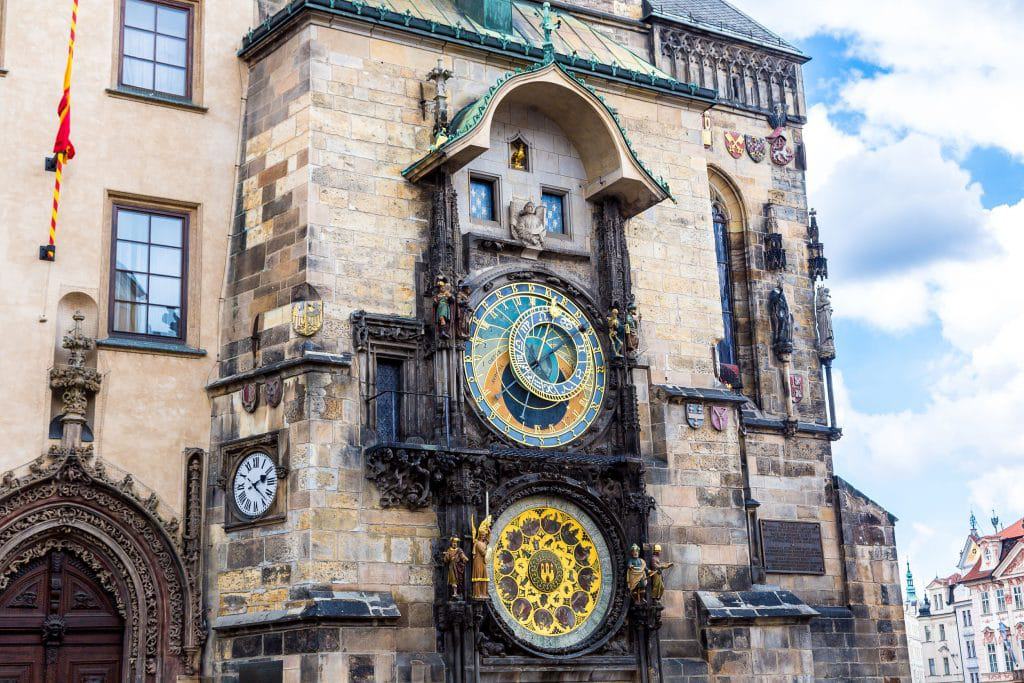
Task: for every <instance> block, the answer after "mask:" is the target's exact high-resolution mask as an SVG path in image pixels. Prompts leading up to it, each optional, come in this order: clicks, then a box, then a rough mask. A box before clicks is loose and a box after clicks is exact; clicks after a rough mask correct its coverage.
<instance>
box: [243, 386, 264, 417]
mask: <svg viewBox="0 0 1024 683" xmlns="http://www.w3.org/2000/svg"><path fill="white" fill-rule="evenodd" d="M259 402H260V391H259V387H258V386H256V383H255V382H251V383H249V384H243V385H242V408H243V409H244V410H245V412H247V413H251V412H253V411H255V410H256V406H257V405H258V404H259Z"/></svg>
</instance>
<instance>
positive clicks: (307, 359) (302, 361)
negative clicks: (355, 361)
mask: <svg viewBox="0 0 1024 683" xmlns="http://www.w3.org/2000/svg"><path fill="white" fill-rule="evenodd" d="M304 365H311V366H321V367H328V368H331V367H333V368H349V367H352V354H351V353H347V352H346V353H325V352H323V351H305V352H303V354H302V355H301V356H299V357H298V358H285V359H284V360H279V361H277V362H276V363H270V364H269V365H263V366H261V367H258V368H254V369H252V370H246V371H245V372H239V373H237V374H234V375H229V376H227V377H222V378H221V379H218V380H214V381H212V382H210V383H209V384H207V385H206V390H207V391H211V392H212V391H216V390H224V391H228V390H230V389H229V387H233V386H234V387H237V386H238V385H241V384H242V383H244V382H247V381H249V380H252V379H257V378H259V377H264V376H266V375H272V374H274V373H277V372H282V371H284V370H289V369H292V368H296V367H300V366H304ZM295 374H300V373H295ZM218 393H223V392H218Z"/></svg>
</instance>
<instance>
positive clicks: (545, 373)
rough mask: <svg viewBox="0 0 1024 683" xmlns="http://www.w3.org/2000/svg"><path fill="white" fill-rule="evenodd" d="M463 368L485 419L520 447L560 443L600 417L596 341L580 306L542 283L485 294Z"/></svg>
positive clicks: (601, 382) (601, 373)
mask: <svg viewBox="0 0 1024 683" xmlns="http://www.w3.org/2000/svg"><path fill="white" fill-rule="evenodd" d="M464 363H465V370H466V379H467V381H468V383H469V391H470V394H471V395H472V396H473V400H474V402H475V403H476V406H477V408H478V409H479V410H480V412H481V414H482V415H483V417H484V419H485V420H486V421H487V422H488V423H489V424H490V425H491V426H492V427H494V428H495V429H497V430H498V431H499V432H501V433H502V434H504V435H506V436H507V437H509V438H510V439H512V440H513V441H515V442H517V443H520V444H523V445H524V446H532V447H535V448H553V447H557V446H562V445H565V444H567V443H569V442H571V441H573V440H575V439H576V438H578V437H579V436H581V435H582V434H583V433H584V432H585V431H587V429H588V428H589V427H590V426H591V425H592V424H593V423H594V420H596V419H597V417H598V415H599V414H600V410H601V404H602V402H603V401H604V397H605V391H606V385H607V379H608V377H607V369H606V367H605V356H604V351H603V350H602V349H601V342H600V340H599V339H598V336H597V333H596V332H595V331H594V328H593V326H592V325H591V324H590V321H589V320H587V317H586V315H584V313H583V311H582V310H581V309H580V308H579V306H577V305H576V304H575V303H574V302H573V301H572V300H571V299H569V298H568V297H566V296H565V295H564V294H562V293H561V292H559V291H558V290H556V289H554V288H552V287H549V286H547V285H542V284H539V283H535V282H517V283H512V284H507V285H504V286H502V287H498V288H497V289H495V290H494V291H492V292H490V293H489V294H488V295H487V296H486V297H485V298H484V299H483V301H481V302H480V303H479V304H478V305H477V308H476V311H475V312H474V315H473V321H472V323H471V325H470V338H469V341H468V342H467V344H466V351H465V357H464Z"/></svg>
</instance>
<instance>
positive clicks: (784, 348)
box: [768, 281, 793, 360]
mask: <svg viewBox="0 0 1024 683" xmlns="http://www.w3.org/2000/svg"><path fill="white" fill-rule="evenodd" d="M768 313H769V315H770V316H771V323H772V348H773V349H775V354H776V355H777V356H779V358H780V359H782V360H785V358H783V357H784V356H788V355H789V354H791V353H793V314H792V313H790V311H789V302H788V301H787V300H786V293H785V292H784V291H783V289H782V282H781V281H780V282H779V284H778V285H776V286H775V289H773V290H772V292H771V294H769V295H768Z"/></svg>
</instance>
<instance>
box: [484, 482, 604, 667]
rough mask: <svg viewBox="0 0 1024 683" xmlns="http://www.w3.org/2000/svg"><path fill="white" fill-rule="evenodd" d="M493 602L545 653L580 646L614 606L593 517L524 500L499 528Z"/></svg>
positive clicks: (562, 504) (549, 502)
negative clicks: (612, 605)
mask: <svg viewBox="0 0 1024 683" xmlns="http://www.w3.org/2000/svg"><path fill="white" fill-rule="evenodd" d="M494 527H495V529H496V530H497V533H496V535H495V536H493V538H494V545H493V548H492V554H491V555H490V561H489V566H488V571H489V573H490V577H491V581H492V584H491V589H490V595H491V604H492V605H493V606H494V608H495V610H496V614H497V615H498V617H499V618H500V619H501V620H502V622H503V623H504V624H505V626H506V627H507V628H508V629H509V630H511V631H512V632H513V633H514V634H515V636H516V637H517V638H518V639H520V640H521V641H523V642H524V643H527V644H528V645H530V646H531V647H533V648H536V649H538V650H542V651H545V652H552V651H558V650H561V651H566V650H572V649H573V648H576V647H581V646H583V645H584V643H585V642H586V641H587V640H588V639H589V638H590V637H591V636H592V635H593V634H594V632H595V631H596V630H597V629H599V628H600V627H601V625H602V622H603V621H604V618H605V616H606V615H607V613H608V610H609V608H610V603H611V599H612V594H613V593H614V589H613V586H612V582H613V580H614V579H613V573H614V570H613V569H612V566H611V561H610V559H609V553H608V546H607V543H606V541H605V539H604V536H603V535H602V533H601V530H600V529H599V528H598V527H597V524H596V523H595V522H594V520H593V519H591V518H590V516H589V515H587V514H586V512H584V511H583V510H582V509H580V508H579V507H577V506H576V505H574V504H573V503H571V502H569V501H567V500H562V499H554V498H547V497H540V496H537V497H531V498H527V499H524V500H522V501H519V502H518V503H516V504H514V505H513V506H512V507H510V508H509V509H508V510H506V511H505V512H503V513H502V514H501V515H500V516H499V518H498V520H497V522H496V523H495V525H494Z"/></svg>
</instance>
